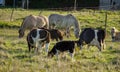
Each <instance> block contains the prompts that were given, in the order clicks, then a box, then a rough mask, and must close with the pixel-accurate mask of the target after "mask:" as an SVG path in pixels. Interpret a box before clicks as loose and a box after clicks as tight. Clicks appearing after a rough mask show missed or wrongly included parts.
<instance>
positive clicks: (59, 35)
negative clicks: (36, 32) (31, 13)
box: [39, 27, 64, 41]
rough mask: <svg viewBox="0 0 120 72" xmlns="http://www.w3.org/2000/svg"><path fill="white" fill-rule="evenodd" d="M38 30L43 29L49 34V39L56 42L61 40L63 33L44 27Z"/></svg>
mask: <svg viewBox="0 0 120 72" xmlns="http://www.w3.org/2000/svg"><path fill="white" fill-rule="evenodd" d="M39 29H45V30H47V31H48V32H50V35H51V36H50V37H51V39H52V40H56V41H59V40H60V41H62V40H63V36H64V33H63V32H62V31H60V30H58V29H46V28H44V27H41V28H39Z"/></svg>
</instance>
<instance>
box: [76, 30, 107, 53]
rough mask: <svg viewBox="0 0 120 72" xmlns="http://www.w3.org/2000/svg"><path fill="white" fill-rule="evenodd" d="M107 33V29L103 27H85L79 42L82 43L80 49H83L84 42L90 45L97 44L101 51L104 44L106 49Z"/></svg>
mask: <svg viewBox="0 0 120 72" xmlns="http://www.w3.org/2000/svg"><path fill="white" fill-rule="evenodd" d="M105 35H106V34H105V31H104V30H102V29H99V30H98V29H92V28H85V29H84V30H83V31H82V32H81V34H80V37H79V38H80V39H79V42H78V44H79V45H80V49H82V46H83V45H84V44H88V47H89V46H90V45H93V46H97V47H98V49H99V51H101V48H102V46H103V49H104V39H105Z"/></svg>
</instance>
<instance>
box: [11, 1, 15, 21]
mask: <svg viewBox="0 0 120 72" xmlns="http://www.w3.org/2000/svg"><path fill="white" fill-rule="evenodd" d="M14 8H15V0H13V9H12V13H11V16H10V21H12V18H13V13H14Z"/></svg>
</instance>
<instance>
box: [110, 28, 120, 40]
mask: <svg viewBox="0 0 120 72" xmlns="http://www.w3.org/2000/svg"><path fill="white" fill-rule="evenodd" d="M111 37H112V41H120V31H118V30H117V29H116V28H115V27H113V28H112V29H111Z"/></svg>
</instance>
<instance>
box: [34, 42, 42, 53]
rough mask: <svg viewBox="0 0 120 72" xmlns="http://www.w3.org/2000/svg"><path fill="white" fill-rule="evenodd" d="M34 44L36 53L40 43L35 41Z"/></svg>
mask: <svg viewBox="0 0 120 72" xmlns="http://www.w3.org/2000/svg"><path fill="white" fill-rule="evenodd" d="M35 44H36V46H35V54H36V53H38V50H39V48H41V45H39V42H36V43H35Z"/></svg>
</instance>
